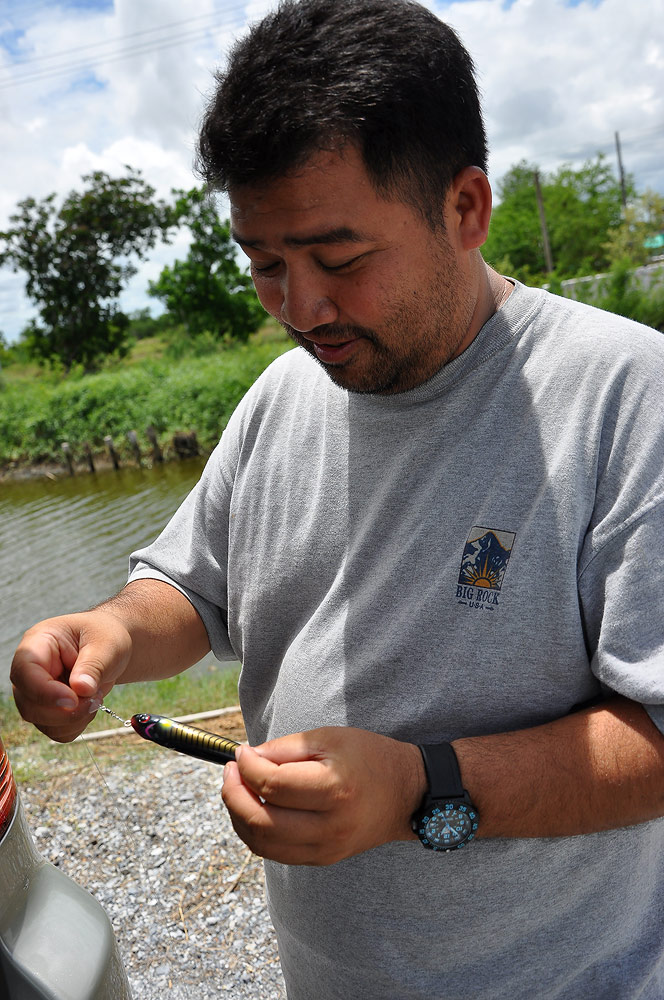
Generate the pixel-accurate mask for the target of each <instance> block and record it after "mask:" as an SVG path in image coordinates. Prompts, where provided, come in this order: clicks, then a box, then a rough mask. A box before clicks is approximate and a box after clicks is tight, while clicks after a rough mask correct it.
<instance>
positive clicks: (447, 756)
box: [420, 743, 465, 799]
mask: <svg viewBox="0 0 664 1000" xmlns="http://www.w3.org/2000/svg"><path fill="white" fill-rule="evenodd" d="M420 753H421V754H422V758H423V760H424V767H425V769H426V772H427V779H428V782H429V792H428V797H429V798H430V799H447V798H450V799H460V798H463V796H464V795H465V791H464V787H463V784H462V782H461V771H460V770H459V761H458V760H457V755H456V754H455V752H454V747H453V746H452V744H451V743H434V744H426V745H424V746H420Z"/></svg>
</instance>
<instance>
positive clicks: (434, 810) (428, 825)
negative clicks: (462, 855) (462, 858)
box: [411, 743, 480, 851]
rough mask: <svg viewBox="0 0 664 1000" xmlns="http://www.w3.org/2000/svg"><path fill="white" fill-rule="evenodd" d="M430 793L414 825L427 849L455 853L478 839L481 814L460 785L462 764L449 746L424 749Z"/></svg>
mask: <svg viewBox="0 0 664 1000" xmlns="http://www.w3.org/2000/svg"><path fill="white" fill-rule="evenodd" d="M419 749H420V753H421V754H422V757H423V759H424V767H425V769H426V772H427V780H428V782H429V790H428V792H427V793H426V795H425V796H424V801H423V802H422V805H421V806H420V808H419V809H418V810H417V812H415V813H413V817H412V820H411V825H412V828H413V830H414V831H415V833H416V834H417V836H418V837H419V838H420V841H421V842H422V844H424V846H425V847H430V848H431V849H432V850H434V851H456V850H457V849H458V848H460V847H465V845H466V844H469V843H470V842H471V840H473V838H474V837H475V834H476V832H477V828H478V826H479V821H480V817H479V813H478V812H477V809H476V808H475V806H474V805H473V803H472V802H471V801H470V796H469V795H468V792H467V791H466V790H465V788H464V787H463V785H462V783H461V772H460V771H459V762H458V760H457V755H456V754H455V752H454V748H453V747H452V745H451V744H450V743H438V744H435V745H428V746H421V747H420V748H419Z"/></svg>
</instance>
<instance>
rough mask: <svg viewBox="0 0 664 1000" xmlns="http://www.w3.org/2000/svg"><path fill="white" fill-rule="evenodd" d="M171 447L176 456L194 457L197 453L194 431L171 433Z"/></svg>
mask: <svg viewBox="0 0 664 1000" xmlns="http://www.w3.org/2000/svg"><path fill="white" fill-rule="evenodd" d="M173 447H174V448H175V453H176V455H177V456H178V458H195V457H196V455H198V441H197V440H196V431H178V432H177V433H176V434H174V435H173Z"/></svg>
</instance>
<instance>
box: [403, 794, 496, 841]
mask: <svg viewBox="0 0 664 1000" xmlns="http://www.w3.org/2000/svg"><path fill="white" fill-rule="evenodd" d="M435 813H440V814H441V815H444V814H445V813H457V814H458V813H463V815H464V816H465V817H466V818H467V819H468V820H469V821H470V830H469V831H468V833H467V834H466V835H465V836H464V837H463V839H462V840H459V841H457V842H456V843H441V842H436V841H435V840H433V839H432V838H431V839H430V838H429V837H428V836H427V825H428V824H429V823H430V822H431V820H432V819H433V818H434V815H435ZM479 819H480V817H479V813H478V811H477V809H476V808H475V806H474V805H473V803H472V802H471V801H470V799H469V798H467V797H464V798H455V797H451V796H447V797H446V798H443V799H429V800H428V801H427V802H425V804H424V805H423V806H422V807H421V808H420V809H418V811H417V813H416V814H415V816H414V817H413V824H412V826H413V832H414V833H416V834H417V836H418V837H419V840H420V843H421V844H422V845H423V846H424V847H427V848H429V849H430V850H432V851H440V852H444V853H448V852H449V851H457V850H459V849H460V848H462V847H465V846H466V844H469V843H470V842H471V841H472V840H474V839H475V834H476V832H477V830H478V828H479Z"/></svg>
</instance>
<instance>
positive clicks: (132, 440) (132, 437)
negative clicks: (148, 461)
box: [127, 431, 141, 465]
mask: <svg viewBox="0 0 664 1000" xmlns="http://www.w3.org/2000/svg"><path fill="white" fill-rule="evenodd" d="M127 440H128V441H129V444H130V445H131V447H132V451H133V452H134V458H135V459H136V461H137V463H138V464H139V465H140V464H141V449H140V447H139V444H138V437H137V435H136V431H127Z"/></svg>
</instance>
